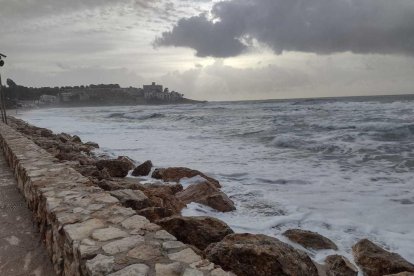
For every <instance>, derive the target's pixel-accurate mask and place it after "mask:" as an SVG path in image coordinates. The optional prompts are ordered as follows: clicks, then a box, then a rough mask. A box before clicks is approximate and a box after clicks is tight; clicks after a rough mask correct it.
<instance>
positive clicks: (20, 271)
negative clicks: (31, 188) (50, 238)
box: [0, 149, 56, 276]
mask: <svg viewBox="0 0 414 276" xmlns="http://www.w3.org/2000/svg"><path fill="white" fill-rule="evenodd" d="M0 275H2V276H3V275H4V276H6V275H7V276H17V275H19V276H26V275H27V276H32V275H34V276H54V275H56V274H55V273H54V271H53V267H52V264H51V262H50V260H49V257H48V255H47V252H46V248H45V247H44V245H43V244H42V242H41V239H40V234H39V231H38V230H37V227H36V226H35V225H34V224H33V220H32V214H31V212H30V210H29V209H28V208H27V206H26V202H25V200H24V198H23V196H22V195H21V194H20V192H19V190H18V189H17V184H16V180H15V178H14V176H13V174H12V172H11V170H10V168H9V167H8V165H7V163H6V161H5V159H4V157H3V153H2V151H1V149H0Z"/></svg>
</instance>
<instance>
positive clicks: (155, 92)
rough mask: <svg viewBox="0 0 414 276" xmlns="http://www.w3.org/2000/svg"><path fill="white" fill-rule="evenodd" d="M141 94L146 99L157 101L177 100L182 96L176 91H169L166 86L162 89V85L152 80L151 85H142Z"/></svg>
mask: <svg viewBox="0 0 414 276" xmlns="http://www.w3.org/2000/svg"><path fill="white" fill-rule="evenodd" d="M142 90H143V94H144V98H145V99H146V100H158V101H167V102H171V101H177V100H179V99H182V98H183V97H184V95H183V94H180V93H177V92H175V91H172V92H169V90H168V88H165V89H164V90H163V86H162V85H158V84H156V83H155V82H153V83H152V84H151V85H144V86H143V89H142Z"/></svg>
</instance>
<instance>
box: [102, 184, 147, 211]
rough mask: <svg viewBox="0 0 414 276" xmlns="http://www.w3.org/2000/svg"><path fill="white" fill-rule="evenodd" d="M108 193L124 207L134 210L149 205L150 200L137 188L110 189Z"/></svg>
mask: <svg viewBox="0 0 414 276" xmlns="http://www.w3.org/2000/svg"><path fill="white" fill-rule="evenodd" d="M110 194H111V195H112V196H114V197H116V198H117V199H118V200H119V201H120V202H121V203H122V205H124V206H125V207H131V208H132V209H134V210H141V209H144V208H147V207H150V206H151V201H150V200H149V199H148V197H147V196H146V195H145V194H144V193H143V192H141V191H139V190H131V189H124V190H116V191H111V192H110Z"/></svg>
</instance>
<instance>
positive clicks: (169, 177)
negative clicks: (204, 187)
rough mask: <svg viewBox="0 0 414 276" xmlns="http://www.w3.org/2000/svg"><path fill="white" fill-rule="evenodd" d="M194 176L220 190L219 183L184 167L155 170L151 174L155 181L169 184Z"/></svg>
mask: <svg viewBox="0 0 414 276" xmlns="http://www.w3.org/2000/svg"><path fill="white" fill-rule="evenodd" d="M195 176H201V177H203V178H204V179H206V180H208V181H209V182H210V183H212V184H213V185H214V186H216V187H217V188H221V186H220V183H219V182H218V181H217V180H216V179H214V178H211V177H209V176H207V175H205V174H204V173H202V172H200V171H197V170H192V169H189V168H184V167H172V168H167V169H156V170H155V171H154V172H153V173H152V177H153V178H155V179H162V180H164V181H170V182H179V181H180V179H182V178H192V177H195Z"/></svg>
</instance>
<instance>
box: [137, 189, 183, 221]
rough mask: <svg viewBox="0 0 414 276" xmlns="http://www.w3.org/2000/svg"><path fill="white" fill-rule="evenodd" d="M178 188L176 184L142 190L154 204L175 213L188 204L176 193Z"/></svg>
mask: <svg viewBox="0 0 414 276" xmlns="http://www.w3.org/2000/svg"><path fill="white" fill-rule="evenodd" d="M180 186H181V185H180ZM176 189H177V187H176V185H171V186H170V185H164V186H161V187H150V188H145V189H143V190H142V191H143V192H144V194H145V195H146V196H147V197H148V198H149V199H150V200H151V202H152V206H154V207H161V208H166V209H169V210H171V211H172V212H173V213H174V214H179V213H180V212H181V210H182V209H183V208H184V207H185V206H186V205H185V203H183V202H182V201H181V200H179V199H178V198H177V197H176V196H175V195H174V193H175V192H176ZM181 189H182V186H181Z"/></svg>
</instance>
